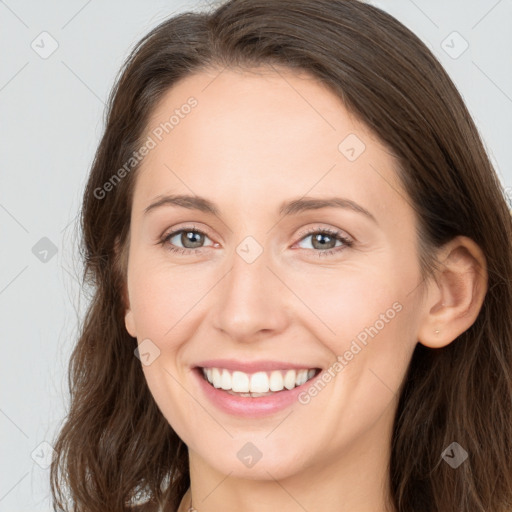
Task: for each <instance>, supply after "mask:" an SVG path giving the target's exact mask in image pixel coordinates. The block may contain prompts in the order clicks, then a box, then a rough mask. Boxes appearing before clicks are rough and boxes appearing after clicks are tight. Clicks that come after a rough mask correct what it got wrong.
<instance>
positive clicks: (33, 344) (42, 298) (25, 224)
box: [0, 0, 512, 512]
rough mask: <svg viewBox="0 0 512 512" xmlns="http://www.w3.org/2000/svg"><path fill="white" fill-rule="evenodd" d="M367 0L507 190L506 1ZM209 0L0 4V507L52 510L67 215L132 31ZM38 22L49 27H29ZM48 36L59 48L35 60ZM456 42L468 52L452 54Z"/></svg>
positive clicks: (510, 73)
mask: <svg viewBox="0 0 512 512" xmlns="http://www.w3.org/2000/svg"><path fill="white" fill-rule="evenodd" d="M276 1H278V0H276ZM370 3H373V4H375V5H377V6H379V7H381V8H383V9H384V10H387V11H388V12H390V13H391V14H393V15H394V16H396V17H397V18H398V19H399V20H401V21H402V22H403V23H405V24H406V25H407V26H408V27H409V28H411V29H412V30H413V31H414V32H415V33H416V34H418V36H419V37H420V38H422V39H423V40H424V41H425V42H426V43H427V44H428V45H429V46H430V48H431V49H432V50H433V52H434V53H435V54H436V55H437V56H438V58H439V59H440V61H441V62H442V64H443V65H444V66H445V68H446V69H447V70H448V72H449V74H450V75H451V77H452V78H453V80H454V81H455V83H456V84H457V86H458V88H459V90H460V91H461V93H462V95H463V97H464V98H465V100H466V103H467V104H468V107H469V109H470V111H471V113H472V114H473V116H474V119H475V121H476V123H477V125H478V127H479V129H480V132H481V134H482V136H483V138H484V141H485V143H486V145H487V148H488V151H489V154H490V156H491V158H492V160H493V162H494V164H495V166H496V168H497V171H498V173H499V175H500V177H501V180H502V183H503V185H504V186H505V187H509V186H512V169H511V163H512V122H511V118H512V57H511V55H512V30H510V27H511V26H512V0H500V1H498V0H471V1H468V0H435V1H433V0H375V1H371V2H370ZM206 5H207V3H206V2H205V1H202V2H201V1H184V0H182V1H177V0H173V1H170V0H169V1H164V0H150V1H144V2H143V1H135V0H129V1H127V0H124V1H121V0H115V1H110V2H100V1H99V0H89V1H87V0H72V1H70V0H67V1H64V0H53V1H52V0H50V1H41V2H37V1H35V0H32V1H21V0H20V1H16V0H5V1H2V0H0V27H1V29H0V51H1V55H2V58H1V66H0V115H1V117H0V119H1V124H0V148H1V152H0V154H1V157H2V158H1V164H0V176H1V182H0V183H1V186H0V234H1V242H0V251H1V265H0V314H1V325H2V353H1V357H0V376H1V377H0V378H1V387H0V391H1V395H0V432H1V445H0V450H1V452H0V461H1V462H0V464H1V467H0V511H2V512H3V511H9V512H11V511H16V512H19V511H31V512H33V511H47V510H51V502H50V499H49V485H48V477H49V470H48V469H47V468H45V465H46V464H45V463H46V462H48V461H49V458H50V456H51V447H50V446H49V445H47V444H45V443H47V442H51V440H52V439H53V436H54V434H55V432H56V429H57V428H58V427H59V425H60V424H61V421H62V419H63V417H64V414H65V408H66V404H67V381H66V378H67V375H66V370H67V363H68V359H69V355H70V352H71V349H72V347H73V344H74V341H75V339H76V334H77V332H76V321H77V315H81V314H82V313H83V311H84V303H83V301H82V303H80V302H79V291H80V290H79V288H78V286H77V282H76V280H75V278H74V277H73V276H74V275H76V272H79V271H80V268H81V267H80V264H79V262H78V263H77V254H76V251H75V249H76V246H77V242H76V238H75V220H76V214H77V212H78V208H79V201H80V196H81V193H82V189H83V186H84V183H85V179H86V176H87V172H88V169H89V166H90V164H91V162H92V158H93V154H94V151H95V147H96V145H97V143H98V141H99V138H100V135H101V132H102V128H103V109H104V102H105V100H106V98H107V95H108V93H109V90H110V88H111V86H112V84H113V81H114V78H115V76H116V73H117V71H118V69H119V67H120V66H121V63H122V62H123V60H124V59H125V57H126V56H127V55H128V52H129V50H130V49H131V48H132V46H133V45H134V44H135V42H136V41H137V40H138V39H139V38H140V37H142V36H143V35H144V34H145V33H146V32H147V31H148V30H149V29H151V28H152V27H153V26H155V25H156V24H158V23H159V22H160V21H162V20H163V19H164V18H166V17H168V16H169V15H171V14H173V13H175V12H178V11H183V10H186V9H187V10H189V9H194V10H197V9H201V8H202V7H203V6H206ZM43 31H46V32H48V33H49V34H50V36H46V35H43V36H40V34H41V32H43ZM454 31H456V32H458V33H459V34H460V36H459V35H457V34H455V35H454V34H453V32H454ZM53 40H55V41H56V42H57V43H58V48H57V49H56V50H55V51H54V53H53V54H52V55H50V56H49V57H47V58H42V57H41V56H40V54H41V53H43V52H45V51H46V52H48V51H49V50H50V49H51V45H52V44H55V43H53ZM464 40H465V41H467V44H469V48H468V49H467V50H466V51H465V52H464V53H462V55H460V56H459V57H458V58H453V57H454V56H457V54H458V53H459V52H460V51H461V50H462V49H463V48H464V46H463V45H464V44H465V43H464ZM443 41H444V43H443ZM31 45H33V46H34V47H35V48H37V51H38V52H39V53H37V52H36V51H35V50H34V49H33V48H32V47H31ZM449 53H451V56H450V55H449ZM44 56H45V55H44ZM511 190H512V188H511ZM43 237H46V238H48V239H49V240H50V241H51V243H52V244H54V245H55V248H56V250H57V252H56V254H55V255H54V256H52V252H51V250H50V252H48V253H47V254H46V253H44V250H48V245H45V244H48V242H47V241H43V242H40V240H41V239H42V238H43ZM36 244H38V245H36ZM34 246H35V247H36V248H35V249H34V250H33V247H34ZM34 253H35V254H34ZM45 259H46V261H44V260H45ZM41 443H43V444H41Z"/></svg>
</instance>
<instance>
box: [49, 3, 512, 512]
mask: <svg viewBox="0 0 512 512" xmlns="http://www.w3.org/2000/svg"><path fill="white" fill-rule="evenodd" d="M82 229H83V242H84V253H85V262H86V277H87V278H88V280H89V282H90V283H91V284H92V285H93V286H94V294H93V296H92V301H91V304H90V308H89V311H88V314H87V316H86V318H85V322H84V325H83V327H82V331H81V336H80V339H79V341H78V344H77V346H76V349H75V351H74V354H73V357H72V361H71V367H70V373H71V399H72V400H71V408H70V411H69V415H68V418H67V421H66V423H65V425H64V426H63V428H62V431H61V432H60V433H59V437H58V439H57V441H56V444H55V450H56V452H57V454H58V457H57V458H56V460H55V461H54V464H53V466H52V474H51V477H52V492H53V495H54V499H55V502H56V506H57V507H59V509H62V508H63V509H65V510H71V509H72V510H76V511H100V510H101V511H104V510H109V511H118V510H119V511H121V510H132V509H133V508H135V505H136V503H138V505H137V508H138V509H139V510H165V511H167V510H169V511H175V510H179V511H180V512H182V511H185V510H198V511H199V512H210V511H214V510H223V511H231V510H243V511H256V510H280V511H298V510H308V511H317V510H322V511H338V512H339V511H358V512H365V511H381V510H382V511H399V512H406V511H407V512H410V511H412V510H414V511H415V512H421V511H425V512H426V511H455V510H459V511H467V512H469V511H471V512H473V511H477V510H478V511H480V510H481V511H491V510H492V511H496V512H498V511H504V510H510V506H511V504H512V463H511V457H510V456H511V454H512V435H511V434H512V432H511V430H512V408H511V399H512V368H511V366H512V330H511V319H510V310H511V306H512V304H511V286H512V284H511V283H512V281H511V279H512V267H511V254H512V248H511V234H512V230H511V219H510V214H509V211H508V208H507V204H506V201H505V199H504V195H503V190H502V187H501V185H500V183H499V180H498V178H497V176H496V174H495V172H494V170H493V168H492V165H491V163H490V161H489V158H488V157H487V155H486V153H485V151H484V148H483V145H482V142H481V140H480V138H479V136H478V132H477V129H476V127H475V125H474V123H473V121H472V119H471V117H470V115H469V113H468V111H467V109H466V107H465V106H464V103H463V101H462V99H461V97H460V95H459V94H458V92H457V90H456V88H455V86H454V85H453V83H452V82H451V80H450V79H449V77H448V76H447V74H446V73H445V71H444V70H443V69H442V67H441V66H440V64H439V63H438V62H437V60H436V59H435V58H434V57H433V56H432V54H431V53H430V51H429V50H428V49H427V48H426V47H425V45H424V44H422V43H421V42H420V41H419V39H418V38H417V37H416V36H414V35H413V34H412V33H411V32H410V31H409V30H408V29H406V28H405V27H404V26H403V25H402V24H400V23H399V22H398V21H396V20H395V19H394V18H392V17H391V16H389V15H388V14H386V13H384V12H382V11H380V10H379V9H377V8H375V7H372V6H369V5H366V4H363V3H360V2H358V1H355V0H336V1H333V0H319V1H315V2H312V1H310V0H293V1H292V0H281V1H279V2H274V1H272V0H232V1H228V2H226V3H224V4H223V5H221V6H219V7H218V8H217V9H216V10H215V11H214V12H212V13H210V14H206V13H202V14H197V13H196V14H192V13H186V14H181V15H179V16H175V17H173V18H171V19H169V20H167V21H165V22H164V23H162V24H161V25H160V26H158V27H157V28H156V29H154V30H153V31H152V32H151V33H150V34H148V35H147V36H146V37H145V38H144V39H143V40H142V41H141V42H140V43H139V45H138V46H137V48H136V49H135V50H134V52H133V53H132V55H131V56H130V57H129V59H128V61H127V63H126V66H125V68H124V70H123V73H122V75H121V76H120V78H119V81H118V83H117V84H116V86H115V88H114V91H113V93H112V96H111V100H110V104H109V110H108V117H107V124H106V129H105V134H104V136H103V139H102V141H101V143H100V146H99V148H98V151H97V154H96V158H95V161H94V164H93V167H92V170H91V173H90V177H89V181H88V185H87V187H86V191H85V194H84V201H83V210H82ZM65 490H66V492H67V493H68V495H69V500H68V503H69V504H70V505H69V507H71V508H66V501H65V498H64V496H65ZM507 507H508V508H507Z"/></svg>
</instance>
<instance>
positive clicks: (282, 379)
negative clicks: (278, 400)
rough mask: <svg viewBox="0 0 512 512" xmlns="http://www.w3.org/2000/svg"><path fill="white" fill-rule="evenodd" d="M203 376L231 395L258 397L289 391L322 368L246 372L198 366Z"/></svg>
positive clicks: (214, 385) (212, 384)
mask: <svg viewBox="0 0 512 512" xmlns="http://www.w3.org/2000/svg"><path fill="white" fill-rule="evenodd" d="M198 370H199V371H200V373H201V375H202V376H203V378H204V379H205V380H206V381H207V382H208V383H209V384H210V385H211V386H213V387H214V388H216V389H222V390H223V391H226V393H229V394H231V395H235V396H243V397H251V398H257V397H262V396H268V395H273V394H276V393H280V392H282V391H287V390H288V391H289V390H291V389H294V388H296V387H298V386H302V385H303V384H305V383H306V382H308V381H309V380H311V379H313V378H315V377H316V376H317V375H318V374H319V373H320V372H321V369H320V368H304V369H300V370H294V369H290V370H274V371H271V372H264V371H259V372H255V373H245V372H242V371H238V370H235V371H230V370H227V369H226V368H215V367H209V368H201V367H198Z"/></svg>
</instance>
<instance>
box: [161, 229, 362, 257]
mask: <svg viewBox="0 0 512 512" xmlns="http://www.w3.org/2000/svg"><path fill="white" fill-rule="evenodd" d="M183 232H193V233H197V234H200V235H205V236H207V237H208V234H207V233H205V232H204V231H202V230H200V229H197V228H196V227H195V226H192V227H185V228H181V229H178V230H176V231H172V232H170V233H168V234H165V235H164V236H163V238H162V239H161V240H160V242H159V243H160V244H161V245H162V246H164V245H167V250H169V251H170V252H173V253H177V254H197V255H199V254H201V252H202V250H203V249H205V247H198V248H196V249H186V248H183V247H176V246H174V245H172V244H171V243H170V242H169V240H170V239H171V238H173V237H175V236H176V235H178V234H180V233H183ZM313 234H322V235H328V236H330V237H332V238H335V239H336V240H339V241H340V242H342V243H343V246H340V247H336V248H333V249H325V250H315V249H311V250H313V252H316V253H318V256H319V257H325V256H332V255H335V254H337V253H339V252H341V251H343V250H344V249H347V248H350V247H352V246H353V245H354V242H353V241H352V240H350V239H348V238H346V237H345V236H343V235H342V232H341V231H336V230H333V229H329V228H312V229H310V230H308V231H307V232H305V233H303V234H302V236H301V238H300V239H299V242H300V241H302V240H303V239H304V238H307V237H308V236H311V235H313ZM208 238H209V237H208ZM306 250H308V249H306Z"/></svg>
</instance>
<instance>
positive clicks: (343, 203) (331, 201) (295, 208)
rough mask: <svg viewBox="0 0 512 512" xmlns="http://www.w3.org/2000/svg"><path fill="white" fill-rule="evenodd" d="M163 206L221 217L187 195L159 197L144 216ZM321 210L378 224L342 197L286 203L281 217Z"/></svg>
mask: <svg viewBox="0 0 512 512" xmlns="http://www.w3.org/2000/svg"><path fill="white" fill-rule="evenodd" d="M162 206H180V207H182V208H187V209H189V210H199V211H201V212H204V213H210V214H212V215H215V216H220V211H219V209H218V208H217V207H216V206H215V204H214V203H212V202H211V201H210V200H209V199H206V198H204V197H200V196H190V195H185V194H175V195H166V196H158V197H157V198H156V201H155V202H153V203H151V204H150V205H149V206H148V207H147V208H145V209H144V215H146V214H147V213H149V212H150V211H152V210H154V209H156V208H160V207H162ZM320 208H345V209H349V210H352V211H355V212H357V213H361V214H363V215H365V216H366V217H368V218H369V219H370V220H372V221H373V222H375V223H376V224H378V222H377V220H376V219H375V217H374V216H373V215H372V214H371V213H370V212H369V211H368V210H367V209H366V208H364V207H362V206H361V205H360V204H358V203H356V202H354V201H352V200H350V199H346V198H342V197H327V198H309V197H302V198H300V199H294V200H292V201H285V202H283V203H282V204H281V206H280V208H279V215H281V216H285V215H294V214H297V213H302V212H304V211H308V210H318V209H320Z"/></svg>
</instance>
